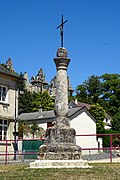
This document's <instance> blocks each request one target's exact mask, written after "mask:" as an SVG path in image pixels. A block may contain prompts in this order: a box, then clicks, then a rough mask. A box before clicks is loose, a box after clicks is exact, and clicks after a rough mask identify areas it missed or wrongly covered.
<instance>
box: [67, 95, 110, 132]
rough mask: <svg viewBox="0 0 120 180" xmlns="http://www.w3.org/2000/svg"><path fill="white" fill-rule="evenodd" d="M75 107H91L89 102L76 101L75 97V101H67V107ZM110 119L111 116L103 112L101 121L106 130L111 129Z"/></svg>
mask: <svg viewBox="0 0 120 180" xmlns="http://www.w3.org/2000/svg"><path fill="white" fill-rule="evenodd" d="M75 107H81V108H82V107H86V108H87V109H88V110H89V109H90V107H91V104H87V103H82V102H78V101H77V99H75V101H71V102H70V103H69V108H75ZM111 120H112V118H111V116H110V115H108V114H107V113H105V119H104V121H103V122H104V123H105V126H104V129H106V130H109V129H111Z"/></svg>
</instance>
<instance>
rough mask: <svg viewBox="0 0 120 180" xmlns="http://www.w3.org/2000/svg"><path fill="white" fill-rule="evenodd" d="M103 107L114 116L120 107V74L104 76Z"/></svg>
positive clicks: (102, 79)
mask: <svg viewBox="0 0 120 180" xmlns="http://www.w3.org/2000/svg"><path fill="white" fill-rule="evenodd" d="M100 78H101V85H102V94H101V98H102V99H103V101H102V102H103V103H102V105H103V107H104V108H105V110H106V111H107V112H108V113H109V114H110V115H111V116H114V115H115V114H116V113H117V112H118V108H119V107H120V74H104V75H102V76H101V77H100Z"/></svg>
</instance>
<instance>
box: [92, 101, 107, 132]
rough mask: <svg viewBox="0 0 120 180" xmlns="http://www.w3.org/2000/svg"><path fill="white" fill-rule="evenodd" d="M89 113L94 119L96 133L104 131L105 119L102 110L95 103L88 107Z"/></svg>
mask: <svg viewBox="0 0 120 180" xmlns="http://www.w3.org/2000/svg"><path fill="white" fill-rule="evenodd" d="M89 112H90V113H91V115H92V116H93V117H94V118H95V119H96V121H97V122H96V126H97V131H99V130H103V129H104V122H103V120H104V119H105V111H104V109H103V108H102V107H101V106H100V105H99V104H98V103H97V104H94V105H92V106H91V107H90V109H89Z"/></svg>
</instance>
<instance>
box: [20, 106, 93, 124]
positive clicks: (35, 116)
mask: <svg viewBox="0 0 120 180" xmlns="http://www.w3.org/2000/svg"><path fill="white" fill-rule="evenodd" d="M82 112H86V113H87V115H88V116H90V117H91V118H92V119H93V121H94V122H96V120H95V119H94V118H93V116H92V115H91V114H90V113H89V111H88V109H87V108H86V107H82V108H81V107H76V108H72V109H69V113H68V118H69V119H70V120H72V119H74V118H75V117H77V116H78V115H79V114H81V113H82ZM55 118H56V116H55V114H54V110H52V111H42V112H41V113H40V112H34V113H22V114H20V115H19V116H18V119H19V121H27V122H30V121H32V122H33V121H34V122H35V121H37V122H38V121H39V123H46V122H52V121H54V120H55Z"/></svg>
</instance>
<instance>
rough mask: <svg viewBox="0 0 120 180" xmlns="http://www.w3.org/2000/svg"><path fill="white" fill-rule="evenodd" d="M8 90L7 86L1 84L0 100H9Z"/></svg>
mask: <svg viewBox="0 0 120 180" xmlns="http://www.w3.org/2000/svg"><path fill="white" fill-rule="evenodd" d="M7 90H8V88H7V87H5V86H0V102H7Z"/></svg>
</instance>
